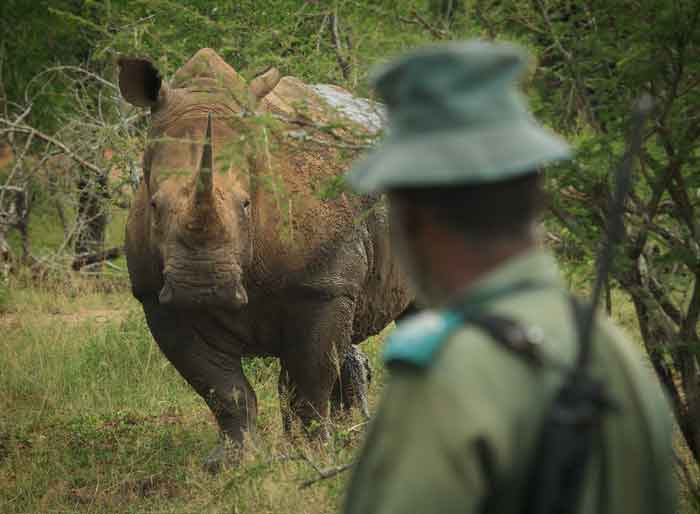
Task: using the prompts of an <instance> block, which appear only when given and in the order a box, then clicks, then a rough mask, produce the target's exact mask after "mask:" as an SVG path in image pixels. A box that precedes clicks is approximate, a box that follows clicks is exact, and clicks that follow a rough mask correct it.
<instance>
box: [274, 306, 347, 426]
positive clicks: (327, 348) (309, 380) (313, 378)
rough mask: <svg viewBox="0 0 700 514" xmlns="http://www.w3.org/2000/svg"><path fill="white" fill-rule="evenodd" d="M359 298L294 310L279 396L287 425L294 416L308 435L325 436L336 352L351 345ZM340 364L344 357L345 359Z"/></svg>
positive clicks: (291, 310) (335, 369) (335, 379)
mask: <svg viewBox="0 0 700 514" xmlns="http://www.w3.org/2000/svg"><path fill="white" fill-rule="evenodd" d="M354 310H355V302H354V300H352V299H351V298H348V297H346V296H342V297H336V298H331V299H324V300H317V301H313V300H307V301H304V302H299V304H297V305H296V306H294V307H291V308H290V311H289V316H288V319H289V320H290V323H289V325H288V330H287V331H286V333H287V334H289V338H290V339H289V340H287V341H285V342H284V345H283V347H284V348H287V349H288V350H287V351H286V352H283V353H282V355H281V356H280V360H281V364H282V371H281V374H280V381H279V387H280V400H281V402H280V403H281V407H282V420H283V425H284V427H285V429H287V430H288V429H289V428H290V427H291V422H292V420H293V419H294V418H296V419H298V420H300V421H301V424H302V426H303V428H304V429H305V430H306V432H307V434H308V435H311V436H320V437H321V438H325V437H326V436H327V435H328V427H327V421H328V418H329V415H330V410H329V403H330V400H331V393H332V391H333V386H334V384H335V383H336V381H337V380H338V367H339V366H338V364H339V363H338V355H345V354H346V352H347V350H348V348H349V347H350V338H351V331H352V320H353V314H354ZM341 364H342V361H341Z"/></svg>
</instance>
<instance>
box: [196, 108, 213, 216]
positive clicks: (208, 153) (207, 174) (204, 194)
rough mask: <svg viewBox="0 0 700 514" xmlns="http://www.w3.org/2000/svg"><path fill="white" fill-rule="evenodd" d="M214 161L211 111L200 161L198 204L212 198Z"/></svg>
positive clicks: (197, 188)
mask: <svg viewBox="0 0 700 514" xmlns="http://www.w3.org/2000/svg"><path fill="white" fill-rule="evenodd" d="M213 161H214V158H213V151H212V126H211V113H209V114H208V115H207V133H206V135H205V136H204V148H203V150H202V160H201V161H200V163H199V170H198V171H197V180H196V193H195V196H196V200H197V203H198V204H199V203H202V202H207V201H209V200H210V199H211V196H212V191H213V189H214V176H213V174H214V162H213Z"/></svg>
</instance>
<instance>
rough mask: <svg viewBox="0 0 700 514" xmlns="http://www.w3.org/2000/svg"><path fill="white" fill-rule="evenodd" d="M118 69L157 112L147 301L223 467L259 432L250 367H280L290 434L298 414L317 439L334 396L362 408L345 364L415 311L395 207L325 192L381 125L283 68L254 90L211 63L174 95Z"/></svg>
mask: <svg viewBox="0 0 700 514" xmlns="http://www.w3.org/2000/svg"><path fill="white" fill-rule="evenodd" d="M119 66H120V74H119V87H120V90H121V92H122V96H123V97H124V99H125V100H126V101H128V102H129V103H131V104H133V105H136V106H140V107H146V108H150V111H151V129H150V135H149V138H148V143H147V147H146V149H145V152H144V157H143V177H142V180H141V183H140V185H139V188H138V191H137V193H136V195H135V198H134V201H133V204H132V208H131V211H130V213H129V218H128V222H127V227H126V245H125V246H126V256H127V263H128V269H129V276H130V279H131V284H132V291H133V294H134V296H135V297H136V298H137V299H138V300H139V301H140V303H141V304H142V306H143V310H144V312H145V316H146V320H147V323H148V326H149V328H150V331H151V333H152V335H153V337H154V339H155V340H156V342H157V343H158V345H159V347H160V349H161V350H162V352H163V354H164V355H165V356H166V357H167V358H168V359H169V360H170V362H171V363H172V364H173V365H174V367H175V368H176V369H177V370H178V371H179V373H180V374H181V375H182V376H183V377H184V378H185V379H186V380H187V381H188V382H189V384H190V385H191V386H192V387H193V388H194V389H195V391H196V392H197V393H198V394H199V395H200V396H201V397H202V398H203V399H204V400H205V401H206V403H207V404H208V406H209V407H210V409H211V411H212V412H213V414H214V416H215V418H216V420H217V422H218V425H219V429H220V434H221V436H222V437H221V439H222V441H221V444H220V445H219V446H217V448H216V449H215V450H214V452H213V453H212V456H213V457H212V459H210V461H209V462H213V463H214V464H216V463H217V462H218V460H217V459H218V456H221V455H222V453H221V452H222V445H223V444H224V443H225V442H226V440H230V441H232V442H233V443H238V444H242V441H243V440H244V435H245V433H246V432H253V431H254V427H255V417H256V412H257V406H256V397H255V392H254V391H253V389H252V387H251V385H250V383H249V382H248V380H247V379H246V377H245V375H244V373H243V369H242V366H241V358H242V357H244V356H274V357H277V358H279V359H280V363H281V365H280V368H281V373H280V377H279V389H280V403H281V404H282V410H283V423H284V426H285V428H287V429H288V428H289V425H290V422H291V421H292V419H291V418H293V417H294V416H296V417H297V418H298V419H299V420H300V421H301V423H302V426H305V427H311V426H312V425H313V426H314V427H316V430H318V427H319V426H323V423H322V422H323V421H324V420H325V419H327V416H329V407H330V400H331V398H332V397H333V398H335V401H336V402H342V401H344V400H347V399H348V397H350V395H349V394H346V395H345V396H346V397H345V399H343V396H344V394H340V395H333V394H332V391H333V389H334V387H335V388H336V391H337V390H340V391H341V393H342V392H343V391H346V390H347V389H348V387H347V385H348V384H343V387H339V381H341V380H342V379H343V377H344V376H347V377H348V378H347V380H348V381H353V380H357V379H356V377H353V373H347V374H343V373H339V370H342V369H344V368H346V367H347V366H344V365H342V362H341V364H339V361H342V360H343V358H344V357H345V356H346V355H348V354H352V349H353V348H355V347H354V346H353V345H355V344H358V343H360V342H362V341H364V340H365V339H366V338H368V337H369V336H371V335H374V334H377V333H378V332H380V331H381V330H382V329H383V328H384V327H386V326H387V325H388V324H389V323H390V322H391V321H392V320H394V319H396V318H397V317H399V316H400V315H401V314H402V313H403V312H404V311H405V310H406V309H407V308H408V307H409V304H410V302H411V301H412V298H413V296H412V293H411V291H410V289H409V286H408V285H407V282H406V279H405V276H404V275H403V274H402V272H401V270H400V268H399V266H398V265H397V261H396V259H395V257H394V256H393V255H392V253H391V250H390V244H389V243H390V241H389V231H388V216H387V209H386V206H385V204H384V202H383V201H382V199H380V198H376V197H362V196H356V195H352V194H349V193H346V192H343V191H342V188H341V189H340V191H339V192H338V193H337V194H324V191H326V192H327V191H328V190H329V188H330V189H333V188H334V187H335V186H336V185H337V184H338V178H339V177H340V176H341V175H342V173H343V172H344V170H345V168H346V167H347V164H348V162H349V159H350V158H352V157H353V156H354V155H355V154H356V153H357V150H356V146H357V145H355V144H353V143H352V140H353V138H355V139H356V136H357V134H359V133H360V132H358V131H362V130H365V131H366V130H367V128H368V127H367V124H364V125H365V126H364V127H363V126H362V125H363V124H362V123H357V122H358V120H357V119H352V118H353V116H352V112H349V113H348V111H347V110H346V112H345V113H344V112H343V109H339V108H338V106H334V105H332V104H333V99H334V98H335V100H337V99H338V98H341V97H343V95H345V96H348V97H349V93H347V92H346V91H344V90H341V89H340V88H337V87H335V86H321V87H314V86H309V85H307V84H305V83H303V82H302V81H300V80H298V79H296V78H294V77H284V78H281V79H280V77H279V74H278V73H277V72H276V70H274V69H272V70H270V71H269V72H267V73H265V74H263V75H261V76H259V77H258V78H256V79H254V80H253V81H251V82H250V83H247V82H246V81H245V80H244V79H243V78H242V76H240V75H239V74H238V73H237V72H236V71H235V70H234V69H233V68H232V67H231V66H229V65H228V64H227V63H226V62H225V61H224V60H223V59H222V58H221V57H219V56H218V55H217V53H216V52H215V51H213V50H211V49H203V50H200V51H199V52H197V53H196V54H195V55H194V56H193V57H192V58H191V59H190V60H189V61H188V62H187V63H186V64H185V65H184V66H182V67H181V68H180V69H179V70H178V71H177V72H176V73H175V74H174V76H173V78H172V80H171V81H170V83H169V84H166V82H165V81H163V80H162V78H161V75H160V73H159V72H158V70H157V69H156V67H155V66H154V65H153V63H151V62H150V61H148V60H144V59H136V58H121V59H120V61H119ZM323 91H326V93H328V91H334V92H335V93H337V94H335V95H333V94H326V95H325V97H324V95H323V94H322V93H323ZM324 98H325V99H324ZM338 120H342V121H343V123H338ZM360 121H362V120H360ZM339 134H340V135H341V136H342V137H340V136H339ZM343 134H344V136H343ZM353 134H354V135H353ZM348 141H350V142H348ZM350 357H351V360H355V361H356V360H357V355H350ZM350 364H352V363H350ZM350 367H352V366H351V365H350ZM350 386H353V387H354V385H353V384H350ZM359 387H362V384H360V385H359ZM351 389H352V387H351ZM346 403H347V402H346ZM289 413H291V414H289ZM314 420H316V421H321V423H313V422H314ZM310 430H311V428H310Z"/></svg>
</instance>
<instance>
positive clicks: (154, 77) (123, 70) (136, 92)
mask: <svg viewBox="0 0 700 514" xmlns="http://www.w3.org/2000/svg"><path fill="white" fill-rule="evenodd" d="M117 62H118V64H119V90H120V91H121V93H122V96H123V97H124V99H125V100H126V101H127V102H129V103H130V104H133V105H137V106H139V107H155V106H156V105H158V102H159V101H160V99H161V96H162V94H163V93H164V91H161V89H162V86H163V80H162V78H161V76H160V73H159V72H158V69H157V68H156V67H155V66H153V63H152V62H151V61H147V60H145V59H131V58H126V57H121V58H120V59H119V61H117Z"/></svg>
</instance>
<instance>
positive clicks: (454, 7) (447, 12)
mask: <svg viewBox="0 0 700 514" xmlns="http://www.w3.org/2000/svg"><path fill="white" fill-rule="evenodd" d="M463 7H464V0H430V10H431V12H432V13H433V15H434V16H436V17H439V18H442V19H443V20H445V21H446V22H448V23H449V22H451V21H453V20H454V18H455V15H456V14H457V11H459V10H460V9H462V8H463Z"/></svg>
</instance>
